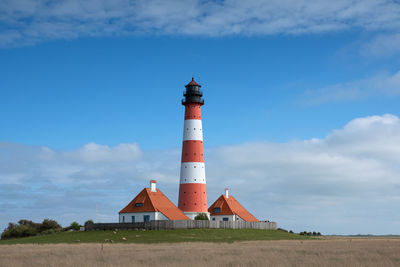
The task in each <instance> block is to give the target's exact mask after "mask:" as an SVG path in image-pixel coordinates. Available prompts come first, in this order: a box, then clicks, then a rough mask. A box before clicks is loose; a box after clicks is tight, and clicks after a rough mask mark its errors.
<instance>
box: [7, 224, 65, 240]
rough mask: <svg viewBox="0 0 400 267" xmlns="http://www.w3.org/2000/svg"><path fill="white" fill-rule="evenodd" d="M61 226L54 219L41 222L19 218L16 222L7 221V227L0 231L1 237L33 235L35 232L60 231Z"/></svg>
mask: <svg viewBox="0 0 400 267" xmlns="http://www.w3.org/2000/svg"><path fill="white" fill-rule="evenodd" d="M61 229H62V228H61V226H60V225H59V224H58V223H57V222H56V221H54V220H50V219H45V220H43V222H42V223H35V222H32V221H30V220H19V221H18V224H15V223H9V224H8V227H7V228H6V229H5V230H4V231H3V233H1V239H10V238H17V237H26V236H33V235H37V234H42V233H43V234H44V233H50V232H55V231H61Z"/></svg>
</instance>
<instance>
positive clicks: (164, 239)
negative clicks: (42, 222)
mask: <svg viewBox="0 0 400 267" xmlns="http://www.w3.org/2000/svg"><path fill="white" fill-rule="evenodd" d="M288 239H310V237H307V236H301V235H298V234H290V233H287V232H285V231H280V230H255V229H185V230H164V231H162V230H160V231H156V230H152V231H141V230H139V231H134V230H127V231H126V230H124V231H116V232H114V231H87V232H61V233H54V234H48V235H40V236H31V237H24V238H16V239H8V240H0V245H6V244H7V245H8V244H32V243H34V244H56V243H104V242H110V243H111V242H116V243H177V242H229V243H230V242H235V241H250V240H288ZM78 240H79V241H78Z"/></svg>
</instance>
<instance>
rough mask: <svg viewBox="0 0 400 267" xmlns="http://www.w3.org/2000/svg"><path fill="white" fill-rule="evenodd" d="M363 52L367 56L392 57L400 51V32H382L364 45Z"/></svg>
mask: <svg viewBox="0 0 400 267" xmlns="http://www.w3.org/2000/svg"><path fill="white" fill-rule="evenodd" d="M360 52H361V54H362V55H364V56H367V57H371V56H372V57H377V58H378V57H379V58H381V57H390V56H393V55H396V54H398V53H399V52H400V33H390V34H381V35H378V36H376V37H375V38H373V39H372V40H371V41H369V42H367V43H365V44H363V45H362V47H361V50H360Z"/></svg>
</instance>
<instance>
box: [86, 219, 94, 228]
mask: <svg viewBox="0 0 400 267" xmlns="http://www.w3.org/2000/svg"><path fill="white" fill-rule="evenodd" d="M88 224H94V222H93V220H87V221H86V222H85V224H84V226H85V227H86V226H87V225H88Z"/></svg>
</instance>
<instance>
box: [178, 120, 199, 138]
mask: <svg viewBox="0 0 400 267" xmlns="http://www.w3.org/2000/svg"><path fill="white" fill-rule="evenodd" d="M187 140H197V141H203V127H202V126H201V120H185V123H184V128H183V141H187Z"/></svg>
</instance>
